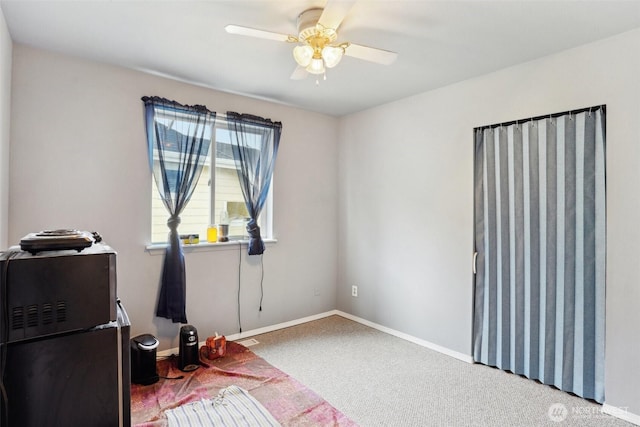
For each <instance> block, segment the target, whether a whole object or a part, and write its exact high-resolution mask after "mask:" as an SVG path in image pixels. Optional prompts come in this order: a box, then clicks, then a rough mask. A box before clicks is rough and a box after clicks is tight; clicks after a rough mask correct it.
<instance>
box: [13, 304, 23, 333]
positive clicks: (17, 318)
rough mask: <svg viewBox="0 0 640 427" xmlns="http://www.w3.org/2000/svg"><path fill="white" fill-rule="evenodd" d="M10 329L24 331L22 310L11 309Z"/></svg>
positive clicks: (17, 308)
mask: <svg viewBox="0 0 640 427" xmlns="http://www.w3.org/2000/svg"><path fill="white" fill-rule="evenodd" d="M11 329H24V309H23V308H22V307H13V310H12V311H11Z"/></svg>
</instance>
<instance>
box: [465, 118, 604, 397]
mask: <svg viewBox="0 0 640 427" xmlns="http://www.w3.org/2000/svg"><path fill="white" fill-rule="evenodd" d="M605 130H606V129H605V107H604V106H598V107H592V108H589V109H585V110H580V111H574V112H567V113H560V114H556V115H553V116H552V117H544V118H535V119H530V120H525V121H520V122H519V123H517V122H516V123H510V124H503V125H497V126H489V127H484V128H477V129H476V130H475V203H474V204H475V227H474V228H475V250H476V253H477V258H476V265H477V269H476V276H475V304H474V325H473V329H474V332H473V335H474V340H473V358H474V360H475V361H477V362H480V363H484V364H487V365H490V366H496V367H498V368H500V369H503V370H507V371H511V372H514V373H516V374H519V375H524V376H526V377H528V378H531V379H536V380H539V381H541V382H542V383H544V384H549V385H554V386H556V387H557V388H559V389H561V390H565V391H568V392H572V393H575V394H577V395H578V396H582V397H585V398H588V399H594V400H596V401H597V402H601V403H602V402H603V401H604V342H605V269H606V229H605V224H606V193H605V164H606V159H605V145H606V140H605V134H606V132H605Z"/></svg>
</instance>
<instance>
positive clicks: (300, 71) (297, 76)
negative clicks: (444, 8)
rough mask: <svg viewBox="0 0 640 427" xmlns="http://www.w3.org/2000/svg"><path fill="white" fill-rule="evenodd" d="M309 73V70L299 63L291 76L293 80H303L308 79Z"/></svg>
mask: <svg viewBox="0 0 640 427" xmlns="http://www.w3.org/2000/svg"><path fill="white" fill-rule="evenodd" d="M308 75H309V73H308V72H307V70H306V69H305V68H304V67H303V66H301V65H298V66H297V67H296V69H295V70H293V73H291V77H290V78H291V80H303V79H306V78H307V76H308Z"/></svg>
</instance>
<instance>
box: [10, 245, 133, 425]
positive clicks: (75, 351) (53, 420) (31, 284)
mask: <svg viewBox="0 0 640 427" xmlns="http://www.w3.org/2000/svg"><path fill="white" fill-rule="evenodd" d="M0 272H2V276H1V279H2V281H1V284H2V289H1V290H2V295H3V296H6V298H4V299H3V302H2V307H0V308H1V309H2V310H1V311H2V316H1V319H2V335H3V340H2V342H1V343H0V344H1V345H2V358H3V360H4V361H5V363H4V370H3V373H2V382H3V384H4V388H5V390H6V396H7V399H6V401H5V400H4V399H2V406H1V410H0V425H1V426H3V427H4V426H11V427H13V426H20V427H40V426H60V427H63V426H64V427H73V426H105V427H107V426H108V427H114V426H124V427H128V426H130V424H131V411H130V400H131V388H130V387H131V382H130V353H129V338H130V337H129V335H130V322H129V319H128V316H127V313H126V311H125V309H124V307H123V306H122V304H121V303H120V301H119V300H117V298H116V296H115V291H116V286H115V278H116V274H115V252H114V251H113V250H112V249H111V248H109V247H108V246H106V245H98V244H94V245H93V246H92V247H91V248H87V249H84V250H83V251H81V252H78V251H68V250H66V251H52V252H42V253H39V254H37V255H33V254H29V253H26V252H21V251H10V252H5V253H0ZM79 296H82V297H79Z"/></svg>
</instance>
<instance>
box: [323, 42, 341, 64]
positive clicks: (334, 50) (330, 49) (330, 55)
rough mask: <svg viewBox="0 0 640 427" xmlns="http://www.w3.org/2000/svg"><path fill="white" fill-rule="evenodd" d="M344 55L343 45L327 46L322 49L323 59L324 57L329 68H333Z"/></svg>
mask: <svg viewBox="0 0 640 427" xmlns="http://www.w3.org/2000/svg"><path fill="white" fill-rule="evenodd" d="M342 55H344V48H342V47H341V46H325V47H324V48H323V49H322V59H324V65H325V66H326V67H327V68H333V67H335V66H336V65H338V63H339V62H340V60H341V59H342Z"/></svg>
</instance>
